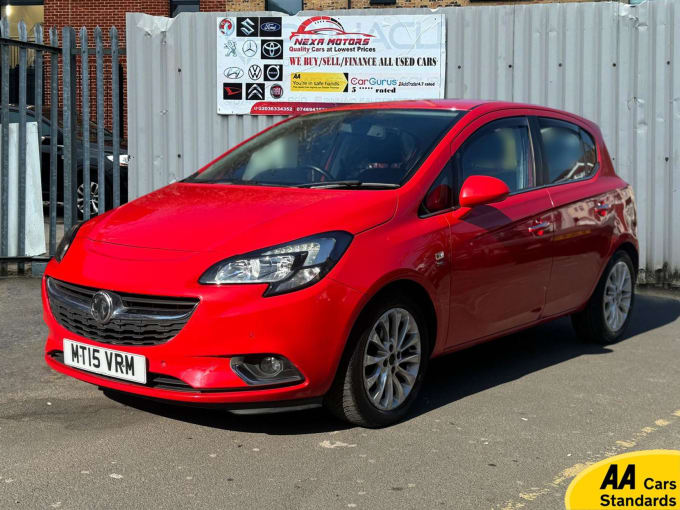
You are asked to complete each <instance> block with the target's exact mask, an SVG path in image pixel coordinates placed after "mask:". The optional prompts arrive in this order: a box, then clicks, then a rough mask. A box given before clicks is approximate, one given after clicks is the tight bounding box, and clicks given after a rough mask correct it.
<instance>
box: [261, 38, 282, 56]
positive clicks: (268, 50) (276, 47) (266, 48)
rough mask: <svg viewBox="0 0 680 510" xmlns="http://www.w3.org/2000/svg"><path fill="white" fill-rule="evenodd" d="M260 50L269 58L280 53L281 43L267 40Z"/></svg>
mask: <svg viewBox="0 0 680 510" xmlns="http://www.w3.org/2000/svg"><path fill="white" fill-rule="evenodd" d="M262 52H263V53H264V54H265V55H267V56H268V57H269V58H276V57H278V56H279V55H281V45H280V44H279V43H277V42H276V41H268V42H266V43H264V44H263V45H262Z"/></svg>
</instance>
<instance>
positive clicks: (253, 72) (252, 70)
mask: <svg viewBox="0 0 680 510" xmlns="http://www.w3.org/2000/svg"><path fill="white" fill-rule="evenodd" d="M260 76H262V68H261V67H260V66H259V65H257V64H253V65H252V66H250V67H249V68H248V77H249V78H250V79H251V80H259V79H260Z"/></svg>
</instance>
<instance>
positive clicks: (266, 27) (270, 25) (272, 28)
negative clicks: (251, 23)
mask: <svg viewBox="0 0 680 510" xmlns="http://www.w3.org/2000/svg"><path fill="white" fill-rule="evenodd" d="M280 28H281V25H279V24H278V23H274V22H273V21H268V22H267V23H262V25H260V30H262V31H263V32H278V31H279V29H280Z"/></svg>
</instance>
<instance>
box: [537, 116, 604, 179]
mask: <svg viewBox="0 0 680 510" xmlns="http://www.w3.org/2000/svg"><path fill="white" fill-rule="evenodd" d="M539 125H540V130H541V139H542V141H543V154H544V157H545V163H546V165H547V183H548V184H557V183H561V182H566V181H573V180H577V179H584V178H586V177H590V176H591V175H592V174H593V172H594V171H595V168H596V166H597V149H596V146H595V142H594V141H593V138H592V137H591V136H590V135H589V134H588V133H586V132H585V131H583V130H582V129H581V128H579V127H578V126H576V125H574V124H571V123H569V122H563V121H557V120H553V119H544V118H542V119H539Z"/></svg>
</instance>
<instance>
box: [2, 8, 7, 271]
mask: <svg viewBox="0 0 680 510" xmlns="http://www.w3.org/2000/svg"><path fill="white" fill-rule="evenodd" d="M0 32H1V33H2V36H3V37H9V21H8V20H7V18H3V19H2V21H1V22H0ZM0 56H2V91H1V92H0V96H1V97H0V104H1V105H2V106H1V107H2V146H1V147H0V150H1V151H2V164H1V165H0V169H1V174H2V175H1V179H0V180H1V183H0V189H1V191H2V197H0V198H1V200H0V203H1V206H2V214H0V216H1V217H2V223H1V224H0V256H2V257H7V256H9V46H7V45H6V44H3V45H2V47H1V48H0ZM6 274H7V264H5V263H2V264H0V275H3V276H4V275H6Z"/></svg>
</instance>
